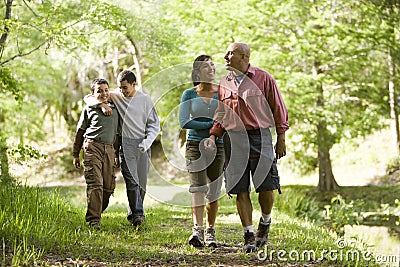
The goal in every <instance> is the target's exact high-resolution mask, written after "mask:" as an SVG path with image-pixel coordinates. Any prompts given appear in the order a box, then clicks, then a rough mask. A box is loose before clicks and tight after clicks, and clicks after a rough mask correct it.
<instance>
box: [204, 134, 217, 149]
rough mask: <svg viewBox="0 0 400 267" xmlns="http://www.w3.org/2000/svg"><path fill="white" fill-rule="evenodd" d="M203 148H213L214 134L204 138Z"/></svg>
mask: <svg viewBox="0 0 400 267" xmlns="http://www.w3.org/2000/svg"><path fill="white" fill-rule="evenodd" d="M204 148H205V149H206V150H209V151H212V150H214V149H215V136H214V135H210V137H208V138H207V139H205V140H204Z"/></svg>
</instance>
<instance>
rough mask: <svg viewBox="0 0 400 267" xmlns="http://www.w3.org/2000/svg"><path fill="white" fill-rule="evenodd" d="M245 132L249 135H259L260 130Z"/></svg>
mask: <svg viewBox="0 0 400 267" xmlns="http://www.w3.org/2000/svg"><path fill="white" fill-rule="evenodd" d="M246 132H247V134H250V135H261V130H260V129H254V130H246Z"/></svg>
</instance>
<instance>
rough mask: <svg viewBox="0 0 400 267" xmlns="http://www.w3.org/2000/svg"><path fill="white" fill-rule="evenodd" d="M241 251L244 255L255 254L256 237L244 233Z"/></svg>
mask: <svg viewBox="0 0 400 267" xmlns="http://www.w3.org/2000/svg"><path fill="white" fill-rule="evenodd" d="M243 251H244V252H246V253H250V252H256V237H255V236H254V233H253V232H249V231H247V232H245V233H244V246H243Z"/></svg>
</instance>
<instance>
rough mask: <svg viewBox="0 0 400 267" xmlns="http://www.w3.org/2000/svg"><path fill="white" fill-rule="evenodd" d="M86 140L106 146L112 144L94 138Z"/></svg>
mask: <svg viewBox="0 0 400 267" xmlns="http://www.w3.org/2000/svg"><path fill="white" fill-rule="evenodd" d="M86 142H88V143H98V144H102V145H106V146H112V145H113V144H109V143H105V142H102V141H98V140H96V139H89V138H87V139H86Z"/></svg>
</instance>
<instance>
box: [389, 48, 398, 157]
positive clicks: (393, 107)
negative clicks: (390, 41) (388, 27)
mask: <svg viewBox="0 0 400 267" xmlns="http://www.w3.org/2000/svg"><path fill="white" fill-rule="evenodd" d="M393 54H394V52H393V48H389V53H388V67H389V76H390V77H389V103H390V118H391V130H392V138H393V146H394V147H395V148H396V149H395V152H396V154H397V155H399V153H400V132H399V111H398V108H397V105H398V101H397V94H396V87H395V84H394V81H393V79H394V77H395V64H394V62H393Z"/></svg>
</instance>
